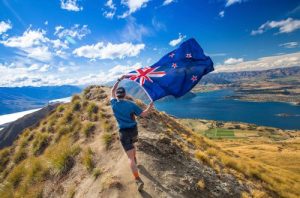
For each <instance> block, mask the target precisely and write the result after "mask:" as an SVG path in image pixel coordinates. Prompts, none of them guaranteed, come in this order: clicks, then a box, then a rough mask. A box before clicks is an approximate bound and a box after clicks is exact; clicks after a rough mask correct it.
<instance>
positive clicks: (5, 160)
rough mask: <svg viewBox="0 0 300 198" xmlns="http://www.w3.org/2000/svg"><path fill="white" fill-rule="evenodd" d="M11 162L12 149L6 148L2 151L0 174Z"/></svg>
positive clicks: (0, 151)
mask: <svg viewBox="0 0 300 198" xmlns="http://www.w3.org/2000/svg"><path fill="white" fill-rule="evenodd" d="M9 160H10V149H9V148H5V149H2V150H0V172H2V171H4V169H5V168H6V166H7V164H8V162H9Z"/></svg>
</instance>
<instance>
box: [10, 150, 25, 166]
mask: <svg viewBox="0 0 300 198" xmlns="http://www.w3.org/2000/svg"><path fill="white" fill-rule="evenodd" d="M26 157H27V151H26V150H25V149H24V148H21V147H19V148H18V149H17V150H16V152H15V154H14V156H13V162H14V163H16V164H18V163H20V162H21V161H22V160H24V159H26Z"/></svg>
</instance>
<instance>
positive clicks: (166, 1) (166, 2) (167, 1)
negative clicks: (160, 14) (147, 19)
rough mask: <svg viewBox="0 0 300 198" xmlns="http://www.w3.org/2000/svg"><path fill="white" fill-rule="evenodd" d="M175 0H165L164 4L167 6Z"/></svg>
mask: <svg viewBox="0 0 300 198" xmlns="http://www.w3.org/2000/svg"><path fill="white" fill-rule="evenodd" d="M174 2H175V0H165V1H164V2H163V4H162V5H163V6H166V5H169V4H171V3H174Z"/></svg>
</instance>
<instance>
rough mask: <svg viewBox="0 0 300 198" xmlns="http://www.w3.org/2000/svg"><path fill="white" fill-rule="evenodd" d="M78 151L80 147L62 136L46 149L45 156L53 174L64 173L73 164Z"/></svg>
mask: <svg viewBox="0 0 300 198" xmlns="http://www.w3.org/2000/svg"><path fill="white" fill-rule="evenodd" d="M79 152H80V147H79V146H78V145H73V144H72V143H71V141H70V140H69V138H67V137H64V138H62V139H61V140H60V142H59V143H58V144H56V145H53V146H51V148H49V149H47V150H46V153H45V156H46V158H47V159H48V160H49V164H50V166H51V171H52V172H53V173H54V175H64V174H66V173H67V172H69V171H70V170H71V168H72V167H73V166H74V163H75V160H74V158H75V156H76V155H78V154H79Z"/></svg>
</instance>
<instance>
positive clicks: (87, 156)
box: [81, 148, 95, 173]
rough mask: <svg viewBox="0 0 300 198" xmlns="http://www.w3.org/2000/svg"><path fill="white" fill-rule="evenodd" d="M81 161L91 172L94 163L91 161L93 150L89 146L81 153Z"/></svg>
mask: <svg viewBox="0 0 300 198" xmlns="http://www.w3.org/2000/svg"><path fill="white" fill-rule="evenodd" d="M81 162H82V163H83V165H84V166H85V168H86V169H87V171H88V172H90V173H91V172H92V171H93V169H94V168H95V163H94V161H93V151H92V149H91V148H87V149H86V150H85V151H84V152H83V153H82V157H81Z"/></svg>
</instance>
